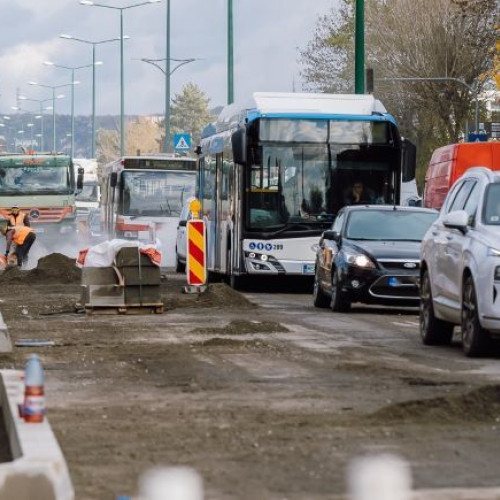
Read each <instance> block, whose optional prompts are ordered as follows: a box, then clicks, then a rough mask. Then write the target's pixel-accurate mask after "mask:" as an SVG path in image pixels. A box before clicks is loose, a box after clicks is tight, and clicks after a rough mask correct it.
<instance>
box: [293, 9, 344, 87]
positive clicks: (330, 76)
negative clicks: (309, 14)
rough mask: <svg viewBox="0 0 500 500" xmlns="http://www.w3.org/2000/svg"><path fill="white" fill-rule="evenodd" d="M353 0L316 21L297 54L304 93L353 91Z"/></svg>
mask: <svg viewBox="0 0 500 500" xmlns="http://www.w3.org/2000/svg"><path fill="white" fill-rule="evenodd" d="M353 5H354V0H341V3H340V7H339V8H338V9H331V11H330V13H329V14H326V15H324V16H321V17H319V18H318V23H317V26H316V30H315V32H314V35H313V38H312V40H311V41H310V42H309V43H308V44H307V47H306V48H305V49H303V50H302V51H300V57H299V62H300V65H301V66H302V70H301V77H302V79H303V80H304V82H305V85H304V87H305V89H306V90H316V91H320V92H352V90H353V89H354V78H353V75H354V37H353V33H354V8H353Z"/></svg>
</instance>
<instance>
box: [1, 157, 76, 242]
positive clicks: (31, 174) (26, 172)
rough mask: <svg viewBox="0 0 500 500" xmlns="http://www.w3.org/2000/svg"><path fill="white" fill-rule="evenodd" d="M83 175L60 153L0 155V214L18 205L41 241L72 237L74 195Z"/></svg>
mask: <svg viewBox="0 0 500 500" xmlns="http://www.w3.org/2000/svg"><path fill="white" fill-rule="evenodd" d="M82 183H83V174H82V173H81V172H80V173H78V172H75V170H74V167H73V163H72V160H71V158H70V157H69V156H67V155H63V154H52V153H51V154H42V153H33V154H16V153H0V215H1V217H2V218H3V219H7V218H8V214H9V212H10V208H11V207H12V206H18V207H19V208H20V210H21V212H22V213H25V214H28V215H29V219H30V223H31V226H32V227H33V228H34V229H35V231H36V232H37V233H38V234H40V233H41V234H43V238H50V237H58V236H59V235H61V234H64V235H70V234H71V235H74V234H76V223H75V222H76V204H75V196H76V194H77V192H78V189H81V184H82Z"/></svg>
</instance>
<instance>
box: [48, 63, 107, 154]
mask: <svg viewBox="0 0 500 500" xmlns="http://www.w3.org/2000/svg"><path fill="white" fill-rule="evenodd" d="M44 64H46V65H47V66H53V67H54V68H61V69H67V70H69V71H71V85H72V87H71V153H70V154H71V156H73V153H74V149H75V85H77V84H78V83H80V82H75V71H77V70H79V69H84V68H90V67H93V66H95V65H100V64H102V62H101V61H97V62H95V63H92V64H85V65H83V66H63V65H62V64H55V63H53V62H51V61H45V62H44Z"/></svg>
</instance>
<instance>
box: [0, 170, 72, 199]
mask: <svg viewBox="0 0 500 500" xmlns="http://www.w3.org/2000/svg"><path fill="white" fill-rule="evenodd" d="M70 192H71V177H70V166H69V165H47V164H45V165H35V166H31V165H22V166H21V165H20V166H15V167H1V168H0V195H21V194H22V195H27V194H28V195H31V194H42V193H45V194H67V193H70Z"/></svg>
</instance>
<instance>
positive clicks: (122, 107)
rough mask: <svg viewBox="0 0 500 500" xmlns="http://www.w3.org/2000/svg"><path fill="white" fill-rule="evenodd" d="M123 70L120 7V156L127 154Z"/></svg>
mask: <svg viewBox="0 0 500 500" xmlns="http://www.w3.org/2000/svg"><path fill="white" fill-rule="evenodd" d="M124 81H125V78H124V70H123V9H120V156H125V95H124V94H125V89H124Z"/></svg>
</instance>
